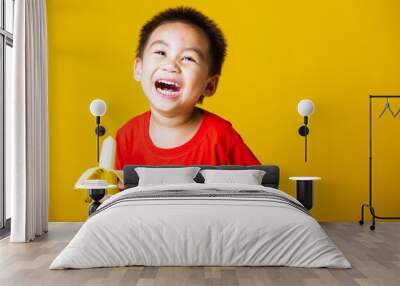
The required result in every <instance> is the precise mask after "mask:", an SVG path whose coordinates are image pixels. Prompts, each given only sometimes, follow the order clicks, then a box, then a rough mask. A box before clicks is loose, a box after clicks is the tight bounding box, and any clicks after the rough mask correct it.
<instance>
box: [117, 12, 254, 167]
mask: <svg viewBox="0 0 400 286" xmlns="http://www.w3.org/2000/svg"><path fill="white" fill-rule="evenodd" d="M225 54H226V43H225V39H224V36H223V34H222V32H221V30H220V29H219V28H218V27H217V26H216V24H215V23H214V22H213V21H212V20H210V19H209V18H207V17H206V16H205V15H203V14H202V13H200V12H198V11H196V10H195V9H192V8H186V7H178V8H173V9H168V10H165V11H163V12H161V13H159V14H158V15H156V16H154V17H153V18H152V19H151V20H150V21H148V22H147V23H146V24H145V25H144V26H143V28H142V30H141V33H140V40H139V46H138V49H137V56H136V60H135V67H134V77H135V79H136V80H137V81H140V82H141V85H142V88H143V92H144V94H145V96H146V97H147V100H148V101H149V103H150V110H149V111H147V112H145V113H143V114H141V115H138V116H136V117H134V118H132V119H131V120H130V121H128V122H127V123H126V124H125V125H124V126H122V127H121V128H120V129H119V130H118V132H117V136H116V141H117V151H116V166H115V167H116V169H122V168H123V167H124V166H125V165H128V164H140V165H255V164H260V162H259V161H258V159H257V158H256V156H255V155H254V154H253V153H252V152H251V150H250V149H249V148H248V147H247V145H246V144H245V143H244V142H243V140H242V138H241V137H240V135H239V134H238V133H237V132H236V131H235V130H234V129H233V127H232V125H231V123H230V122H228V121H226V120H224V119H222V118H221V117H219V116H217V115H215V114H213V113H210V112H208V111H206V110H203V109H200V108H198V107H196V103H198V102H200V103H201V102H202V101H203V98H204V97H209V96H212V95H213V94H214V93H215V91H216V89H217V85H218V79H219V76H220V74H221V68H222V64H223V61H224V57H225Z"/></svg>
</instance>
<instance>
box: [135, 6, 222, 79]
mask: <svg viewBox="0 0 400 286" xmlns="http://www.w3.org/2000/svg"><path fill="white" fill-rule="evenodd" d="M167 22H183V23H187V24H191V25H194V26H196V27H198V28H200V29H201V30H202V31H203V32H204V33H205V34H206V36H207V38H208V41H209V43H210V56H211V65H210V75H216V74H218V75H219V74H221V70H222V64H223V63H224V59H225V56H226V46H227V45H226V40H225V37H224V35H223V33H222V31H221V30H220V29H219V28H218V26H217V24H216V23H215V22H214V21H213V20H211V19H210V18H208V17H207V16H205V15H204V14H203V13H201V12H199V11H197V10H196V9H193V8H190V7H184V6H180V7H176V8H169V9H167V10H164V11H162V12H160V13H158V14H157V15H155V16H154V17H153V18H151V19H150V20H149V21H148V22H146V23H145V24H144V26H143V27H142V29H141V30H140V38H139V46H138V48H137V51H136V56H137V57H139V58H142V57H143V52H144V49H145V47H146V44H147V42H148V40H149V38H150V36H151V33H152V32H153V31H154V30H155V29H157V28H158V27H159V26H161V25H162V24H165V23H167Z"/></svg>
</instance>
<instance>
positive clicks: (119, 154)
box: [115, 131, 126, 191]
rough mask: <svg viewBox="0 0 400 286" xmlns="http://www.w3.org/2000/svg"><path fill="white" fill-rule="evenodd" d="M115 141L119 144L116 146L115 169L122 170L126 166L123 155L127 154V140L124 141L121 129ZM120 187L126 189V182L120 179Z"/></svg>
mask: <svg viewBox="0 0 400 286" xmlns="http://www.w3.org/2000/svg"><path fill="white" fill-rule="evenodd" d="M115 141H116V145H117V146H116V148H115V153H116V154H115V170H117V171H120V172H122V169H123V168H124V161H123V157H124V156H123V155H124V154H126V149H125V148H126V142H124V140H123V138H122V135H121V132H120V131H118V132H117V136H116V138H115ZM118 189H120V190H121V191H122V190H124V189H125V186H124V182H123V181H121V180H118Z"/></svg>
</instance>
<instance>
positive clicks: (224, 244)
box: [50, 165, 351, 269]
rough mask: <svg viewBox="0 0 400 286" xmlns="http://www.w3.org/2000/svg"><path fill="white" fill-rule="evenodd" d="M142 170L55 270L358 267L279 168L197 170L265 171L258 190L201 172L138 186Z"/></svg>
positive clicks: (132, 171) (131, 173)
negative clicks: (285, 186)
mask: <svg viewBox="0 0 400 286" xmlns="http://www.w3.org/2000/svg"><path fill="white" fill-rule="evenodd" d="M141 167H143V166H126V167H125V168H124V182H125V185H126V186H127V187H128V188H127V189H125V190H124V191H123V192H120V193H118V194H116V195H114V196H112V197H111V198H109V199H107V200H106V201H105V202H104V203H103V204H102V205H100V207H99V208H98V209H97V210H96V212H94V213H93V214H92V215H91V216H90V217H89V218H88V220H87V221H86V222H85V223H84V224H83V225H82V227H81V228H80V230H79V231H78V233H77V234H76V235H75V237H74V238H73V239H72V240H71V242H70V243H69V244H68V245H67V246H66V247H65V248H64V249H63V250H62V252H61V253H60V254H59V255H58V256H57V257H56V258H55V259H54V261H53V262H52V264H51V265H50V269H66V268H92V267H118V266H129V265H144V266H292V267H313V268H314V267H329V268H350V267H351V265H350V263H349V261H348V260H347V259H346V257H345V256H344V255H343V253H342V252H341V251H340V250H339V249H338V248H337V247H336V245H335V244H334V242H333V241H332V240H331V239H330V238H329V237H328V236H327V234H326V233H325V231H324V230H323V229H322V228H321V226H320V225H319V224H318V222H317V221H316V220H315V219H314V218H313V217H312V216H311V214H310V213H309V212H308V211H307V209H305V208H304V207H303V206H302V205H301V203H300V202H298V201H297V200H296V199H294V198H293V197H291V196H290V195H288V194H286V193H284V192H282V191H280V190H279V189H278V187H279V168H278V167H277V166H273V165H257V166H246V167H244V166H197V167H199V169H201V170H202V171H205V170H212V169H217V170H262V171H265V174H264V175H262V178H261V179H260V180H261V184H259V185H255V184H243V183H237V182H232V183H215V182H212V181H211V182H208V181H207V182H205V181H204V175H202V174H201V173H200V172H199V173H198V174H197V175H196V176H195V178H194V182H192V183H169V184H154V185H140V184H139V185H138V183H139V176H138V172H137V170H139V169H140V168H141ZM146 167H148V166H146ZM166 167H167V168H171V166H166ZM157 169H160V168H157Z"/></svg>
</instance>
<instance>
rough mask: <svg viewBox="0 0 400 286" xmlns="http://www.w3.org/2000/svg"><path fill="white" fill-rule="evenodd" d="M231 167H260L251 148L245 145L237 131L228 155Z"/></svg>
mask: <svg viewBox="0 0 400 286" xmlns="http://www.w3.org/2000/svg"><path fill="white" fill-rule="evenodd" d="M228 156H229V165H243V166H246V165H260V164H261V162H260V161H259V160H258V159H257V157H256V156H255V155H254V153H253V152H252V151H251V150H250V148H249V147H248V146H247V145H246V143H244V141H243V139H242V137H241V136H240V135H239V134H238V133H237V132H236V131H235V132H234V134H233V136H232V143H231V149H230V152H229V154H228Z"/></svg>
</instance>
